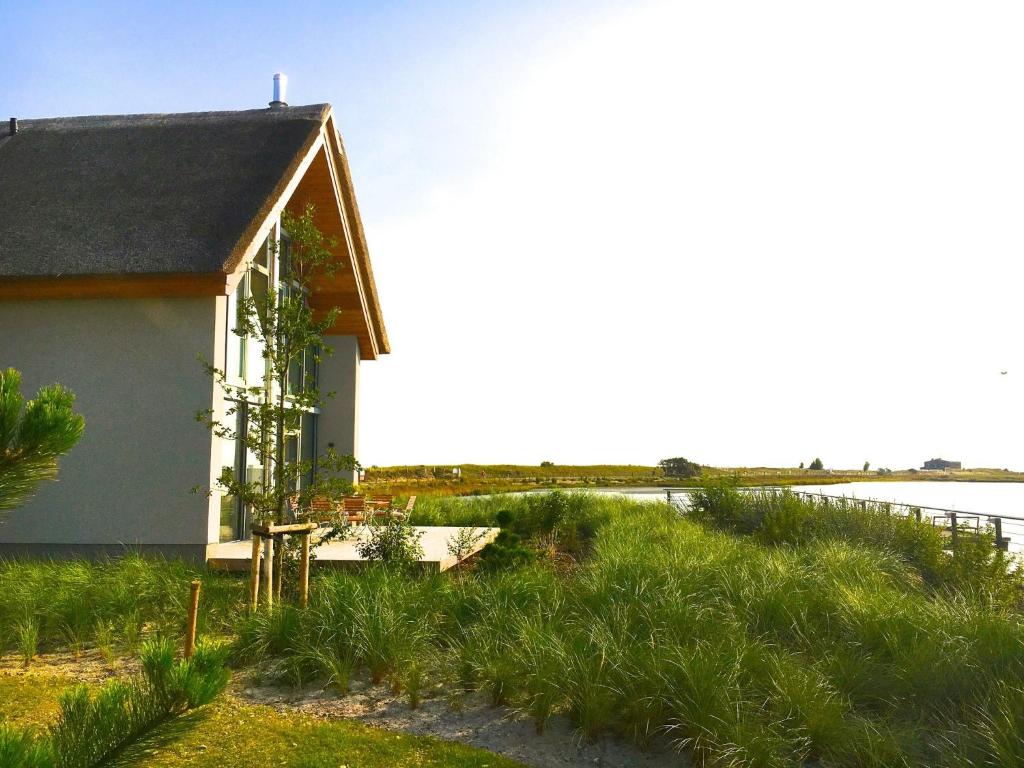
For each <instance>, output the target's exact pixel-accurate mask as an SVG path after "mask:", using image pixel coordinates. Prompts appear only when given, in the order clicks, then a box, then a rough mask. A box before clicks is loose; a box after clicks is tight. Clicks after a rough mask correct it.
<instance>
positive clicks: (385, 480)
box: [361, 464, 1024, 496]
mask: <svg viewBox="0 0 1024 768" xmlns="http://www.w3.org/2000/svg"><path fill="white" fill-rule="evenodd" d="M453 466H458V467H459V468H460V469H461V471H462V474H461V476H460V477H459V478H457V479H456V478H453V477H452V474H451V470H452V467H453ZM719 478H729V479H730V480H732V481H733V482H735V483H736V484H737V485H741V486H748V487H749V486H767V485H771V486H792V485H835V484H838V483H858V482H918V481H938V482H953V481H955V482H1012V483H1020V482H1024V473H1021V472H1009V471H1007V470H1002V469H962V470H949V471H944V472H923V471H917V470H897V471H893V472H886V473H884V474H880V473H879V472H877V471H868V472H865V471H862V470H860V469H847V470H844V469H824V470H809V469H790V468H785V467H705V468H704V469H703V474H702V476H701V477H700V478H678V477H666V476H665V473H664V472H663V471H662V470H661V468H659V467H646V466H637V465H612V464H602V465H593V466H572V465H557V464H556V465H551V466H547V467H541V466H526V465H516V464H489V465H484V464H462V465H444V466H429V465H415V466H400V467H371V468H369V469H367V471H366V478H365V480H364V482H363V483H362V484H361V488H362V490H364V491H366V492H370V493H394V494H397V495H402V496H408V495H410V494H431V495H471V494H489V493H503V492H508V491H522V490H531V489H539V488H552V489H556V488H563V489H567V488H588V487H664V486H688V485H694V484H696V483H698V482H702V481H708V480H712V481H713V480H716V479H719Z"/></svg>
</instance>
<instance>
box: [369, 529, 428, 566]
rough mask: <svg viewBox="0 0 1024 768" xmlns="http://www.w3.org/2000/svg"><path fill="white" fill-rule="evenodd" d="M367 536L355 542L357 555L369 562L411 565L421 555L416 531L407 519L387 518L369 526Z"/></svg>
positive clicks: (417, 560)
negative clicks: (363, 539)
mask: <svg viewBox="0 0 1024 768" xmlns="http://www.w3.org/2000/svg"><path fill="white" fill-rule="evenodd" d="M369 531H370V534H369V538H368V539H366V540H365V541H360V542H357V543H356V550H357V551H358V552H359V556H360V557H362V558H363V559H364V560H368V561H369V562H377V563H388V564H391V565H406V566H408V565H413V564H415V563H417V562H419V560H420V558H421V557H423V547H422V546H421V545H420V539H421V538H422V536H423V533H422V531H417V530H416V529H415V528H414V527H413V526H412V524H411V523H410V522H409V521H406V520H396V519H388V520H386V521H385V522H383V523H379V524H375V525H371V526H370V527H369Z"/></svg>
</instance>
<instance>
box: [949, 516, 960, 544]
mask: <svg viewBox="0 0 1024 768" xmlns="http://www.w3.org/2000/svg"><path fill="white" fill-rule="evenodd" d="M958 533H959V531H958V530H957V522H956V512H950V513H949V537H950V543H951V544H952V546H953V549H956V537H957V534H958Z"/></svg>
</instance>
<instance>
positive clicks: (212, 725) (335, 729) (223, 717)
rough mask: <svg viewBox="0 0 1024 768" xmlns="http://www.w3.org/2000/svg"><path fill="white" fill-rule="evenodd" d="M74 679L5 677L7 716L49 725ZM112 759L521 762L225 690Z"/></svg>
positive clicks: (1, 683) (227, 766)
mask: <svg viewBox="0 0 1024 768" xmlns="http://www.w3.org/2000/svg"><path fill="white" fill-rule="evenodd" d="M73 682H74V681H72V680H69V679H67V678H59V677H51V676H47V675H41V674H34V675H5V676H2V677H0V723H6V724H9V725H15V726H21V727H25V726H30V727H34V728H35V729H37V730H42V729H45V727H46V726H47V725H48V724H49V723H50V722H51V721H52V720H53V718H54V716H55V715H56V713H57V711H58V700H59V697H60V694H61V693H62V692H63V691H64V690H65V689H66V688H68V687H70V686H71V685H72V684H73ZM108 765H110V766H112V767H113V766H119V767H120V768H129V767H132V768H134V767H135V766H140V767H141V766H146V767H147V768H149V767H150V766H152V767H153V768H164V767H165V766H166V768H186V767H187V766H197V767H198V766H210V765H216V766H219V768H265V766H268V765H274V766H294V767H295V768H299V767H301V768H320V767H321V766H322V767H323V768H338V766H340V765H348V766H351V767H352V768H356V767H357V766H358V767H359V768H392V767H393V766H398V765H402V766H422V768H430V767H431V766H437V768H442V766H453V768H485V767H487V766H489V767H490V768H516V766H519V763H515V762H513V761H511V760H508V759H506V758H503V757H500V756H498V755H494V754H491V753H489V752H485V751H483V750H479V749H473V748H471V747H466V746H463V745H461V744H450V743H447V742H443V741H438V740H437V739H430V738H425V737H416V736H406V735H404V734H394V733H387V732H385V731H381V730H378V729H375V728H370V727H368V726H365V725H360V724H358V723H350V722H343V721H342V722H339V721H335V722H325V721H322V720H316V719H314V718H311V717H306V716H303V715H297V714H288V715H285V714H282V713H280V712H276V711H274V710H272V709H270V708H268V707H261V706H251V705H248V704H245V703H242V702H240V701H238V700H236V699H235V698H233V697H231V696H223V697H221V698H220V699H219V700H217V701H216V702H215V703H213V704H209V705H207V706H205V707H202V708H200V709H197V710H194V711H192V712H189V713H188V714H186V715H184V716H182V717H180V718H177V719H175V720H172V721H170V722H168V723H165V724H164V725H161V726H160V727H158V728H157V729H156V730H155V731H153V732H151V733H150V734H149V735H147V736H146V737H145V738H143V739H142V740H140V741H138V742H136V743H135V744H133V745H132V746H130V747H129V748H128V749H127V750H125V751H124V752H123V753H122V754H121V755H120V756H119V757H118V758H117V759H115V760H113V761H112V762H110V763H108Z"/></svg>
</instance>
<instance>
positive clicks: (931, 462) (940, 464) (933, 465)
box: [921, 459, 963, 469]
mask: <svg viewBox="0 0 1024 768" xmlns="http://www.w3.org/2000/svg"><path fill="white" fill-rule="evenodd" d="M962 468H963V467H961V466H960V462H959V461H946V460H945V459H928V461H926V462H925V463H924V466H923V467H921V469H962Z"/></svg>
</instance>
